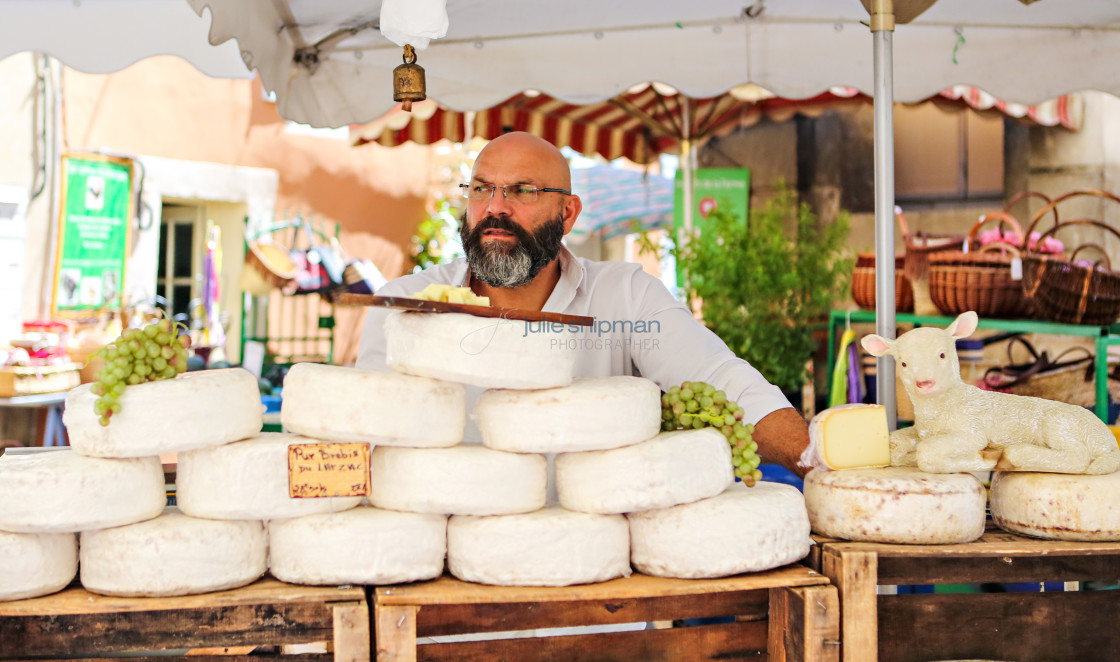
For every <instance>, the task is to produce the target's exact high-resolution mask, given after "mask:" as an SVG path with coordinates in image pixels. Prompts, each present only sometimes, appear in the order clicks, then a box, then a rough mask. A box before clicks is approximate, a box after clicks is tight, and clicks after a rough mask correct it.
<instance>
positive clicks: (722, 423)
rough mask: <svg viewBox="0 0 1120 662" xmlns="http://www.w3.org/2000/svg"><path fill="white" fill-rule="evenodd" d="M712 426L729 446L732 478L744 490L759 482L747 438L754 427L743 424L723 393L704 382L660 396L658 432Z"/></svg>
mask: <svg viewBox="0 0 1120 662" xmlns="http://www.w3.org/2000/svg"><path fill="white" fill-rule="evenodd" d="M705 427H713V428H715V429H717V430H719V431H720V432H721V433H723V436H724V437H726V438H727V443H728V444H729V445H730V446H731V464H732V465H734V467H735V475H736V476H738V477H739V479H740V480H742V481H743V484H745V485H747V486H748V487H750V486H753V485H754V484H755V483H756V482H758V481H760V480H762V472H761V471H759V470H758V465H759V462H761V460H760V459H759V457H758V455H757V453H756V452H757V451H758V444H757V443H756V442H755V441H754V440H753V439H751V433H753V432H754V426H753V425H751V424H750V423H744V422H743V408H742V407H740V406H739V403H737V402H735V401H734V400H728V399H727V394H726V393H724V392H723V391H718V390H716V388H715V387H714V386H712V385H711V384H705V383H704V382H685V383H683V384H681V385H680V386H674V387H673V388H671V389H669V392H668V393H662V394H661V429H662V430H664V431H666V432H669V431H672V430H690V429H695V430H699V429H700V428H705Z"/></svg>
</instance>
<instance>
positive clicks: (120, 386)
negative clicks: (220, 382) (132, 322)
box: [90, 319, 191, 425]
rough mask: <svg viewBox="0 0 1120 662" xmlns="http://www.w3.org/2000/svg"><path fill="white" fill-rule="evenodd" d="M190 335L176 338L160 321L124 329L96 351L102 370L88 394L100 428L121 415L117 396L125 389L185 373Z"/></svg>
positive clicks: (169, 326) (164, 321)
mask: <svg viewBox="0 0 1120 662" xmlns="http://www.w3.org/2000/svg"><path fill="white" fill-rule="evenodd" d="M190 346H191V339H190V336H187V335H178V334H177V333H176V330H175V328H174V327H173V326H172V324H171V320H167V319H162V320H160V321H158V322H154V323H152V324H149V325H147V326H145V327H143V328H132V329H126V330H125V331H124V333H122V334H121V335H120V337H119V338H117V339H116V340H114V341H113V342H111V343H109V344H108V345H106V346H104V347H102V348H101V349H100V350H98V352H97V353H98V355H99V356H100V357H101V358H102V359H104V360H105V367H104V368H102V369H101V372H99V373H98V374H97V381H96V382H95V383H94V384H93V386H91V387H90V391H91V392H92V393H93V394H94V395H96V396H98V398H97V400H95V401H94V403H93V411H94V413H96V414H97V415H98V416H99V417H100V419H99V421H100V423H101V425H108V424H109V419H111V418H112V417H113V415H114V414H119V413H120V412H121V403H120V397H121V395H122V394H123V393H124V389H125V387H126V386H129V385H133V384H140V383H143V382H154V381H156V380H159V379H172V378H173V377H175V375H178V374H179V373H181V372H185V371H186V370H187V348H188V347H190Z"/></svg>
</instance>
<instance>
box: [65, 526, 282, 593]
mask: <svg viewBox="0 0 1120 662" xmlns="http://www.w3.org/2000/svg"><path fill="white" fill-rule="evenodd" d="M80 550H81V551H80V553H79V555H80V558H81V564H80V568H81V578H82V586H83V587H85V589H86V590H87V591H91V592H93V593H100V594H102V595H120V596H137V597H161V596H172V595H192V594H195V593H207V592H209V591H222V590H225V589H230V588H238V587H240V586H245V585H246V584H250V583H252V582H254V581H256V580H257V579H258V578H260V577H261V576H262V575H263V574H264V573H265V571H266V570H267V569H268V534H267V533H265V529H264V524H263V523H262V522H246V521H223V520H212V519H200V518H197V517H189V516H187V515H184V514H183V513H181V512H179V511H178V510H177V509H175V508H168V509H167V511H166V512H165V513H164V514H163V515H160V516H159V517H157V518H156V519H153V520H149V521H147V522H141V523H139V524H130V525H128V526H120V527H116V528H113V529H101V530H99V531H84V532H82V539H81V545H80Z"/></svg>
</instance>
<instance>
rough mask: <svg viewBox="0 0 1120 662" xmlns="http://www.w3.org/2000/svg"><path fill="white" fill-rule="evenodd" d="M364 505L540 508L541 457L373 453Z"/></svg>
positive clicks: (476, 451) (464, 510)
mask: <svg viewBox="0 0 1120 662" xmlns="http://www.w3.org/2000/svg"><path fill="white" fill-rule="evenodd" d="M370 465H371V472H370V473H371V480H370V494H369V502H370V503H371V504H373V505H374V506H377V507H378V508H387V509H389V510H403V511H406V512H413V513H436V514H442V515H512V514H517V513H527V512H531V511H534V510H538V509H540V508H542V507H543V506H544V503H545V497H546V489H547V486H548V471H547V462H546V460H545V457H544V456H543V455H535V454H527V453H506V452H503V451H496V450H491V449H489V448H486V447H484V446H478V445H473V444H460V445H459V446H453V447H451V448H388V447H385V446H379V447H377V448H375V449H373V455H372V457H371V459H370Z"/></svg>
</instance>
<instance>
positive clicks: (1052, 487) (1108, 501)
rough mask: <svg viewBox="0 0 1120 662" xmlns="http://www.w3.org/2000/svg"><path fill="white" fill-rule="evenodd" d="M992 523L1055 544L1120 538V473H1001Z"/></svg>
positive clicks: (995, 485)
mask: <svg viewBox="0 0 1120 662" xmlns="http://www.w3.org/2000/svg"><path fill="white" fill-rule="evenodd" d="M991 509H992V520H993V521H994V522H995V524H996V526H998V527H999V528H1001V529H1003V530H1004V531H1010V532H1011V533H1020V534H1023V535H1027V536H1034V537H1036V538H1047V539H1050V540H1073V541H1085V542H1103V541H1110V540H1120V473H1111V474H1101V475H1094V476H1081V475H1074V474H1051V473H1035V472H1030V471H1023V472H1018V471H997V472H996V474H995V477H994V478H993V479H992V490H991Z"/></svg>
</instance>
